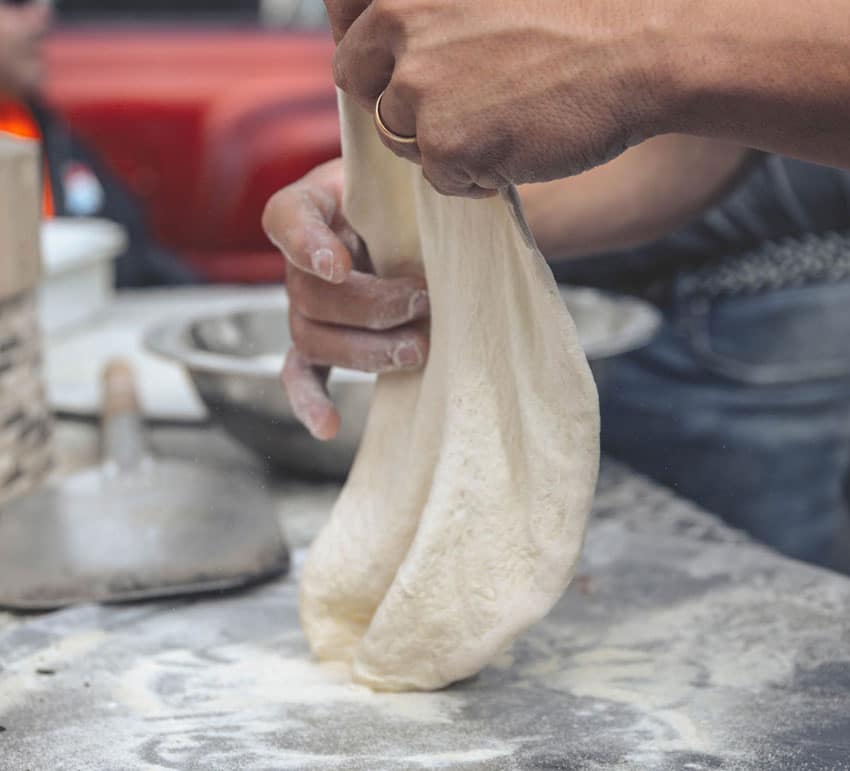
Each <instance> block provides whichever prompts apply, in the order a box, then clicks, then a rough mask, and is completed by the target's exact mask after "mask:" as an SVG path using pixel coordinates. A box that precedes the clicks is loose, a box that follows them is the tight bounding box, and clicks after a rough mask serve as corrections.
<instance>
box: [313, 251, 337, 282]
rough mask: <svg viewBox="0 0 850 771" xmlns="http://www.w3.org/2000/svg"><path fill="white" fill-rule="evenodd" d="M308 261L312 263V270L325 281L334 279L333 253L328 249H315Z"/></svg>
mask: <svg viewBox="0 0 850 771" xmlns="http://www.w3.org/2000/svg"><path fill="white" fill-rule="evenodd" d="M310 260H311V262H312V263H313V270H314V271H316V273H318V274H319V275H320V276H321V277H322V278H323V279H325V280H326V281H332V280H333V277H334V253H333V252H332V251H331V250H330V249H326V248H322V249H316V251H315V252H313V254H312V255H310Z"/></svg>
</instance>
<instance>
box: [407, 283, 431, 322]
mask: <svg viewBox="0 0 850 771" xmlns="http://www.w3.org/2000/svg"><path fill="white" fill-rule="evenodd" d="M430 307H431V301H430V300H429V299H428V292H426V291H425V290H424V289H419V290H418V291H416V292H414V293H413V296H412V297H411V298H410V310H409V311H408V313H409V316H408V317H409V318H411V319H418V318H421V317H422V316H427V315H428V310H429V308H430Z"/></svg>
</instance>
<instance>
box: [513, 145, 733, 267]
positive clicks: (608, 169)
mask: <svg viewBox="0 0 850 771" xmlns="http://www.w3.org/2000/svg"><path fill="white" fill-rule="evenodd" d="M748 153H749V151H748V150H746V149H745V148H742V147H740V146H738V145H733V144H729V143H726V142H719V141H715V140H709V139H702V138H699V137H688V136H680V135H667V136H662V137H656V138H655V139H651V140H649V141H647V142H644V143H643V144H641V145H638V146H637V147H634V148H632V149H631V150H628V151H626V152H625V153H623V154H622V155H621V156H619V157H618V158H616V159H615V160H613V161H611V162H610V163H607V164H605V165H604V166H599V167H597V168H595V169H592V170H591V171H588V172H585V173H584V174H580V175H578V176H576V177H569V178H566V179H561V180H556V181H554V182H546V183H542V184H536V185H525V186H523V187H522V188H520V194H521V196H522V201H523V208H524V209H525V215H526V218H527V219H528V223H529V225H530V227H531V230H532V232H533V233H534V236H535V238H536V240H537V243H538V246H539V247H540V250H541V251H542V252H543V253H544V254H545V255H546V256H547V258H549V259H563V258H568V257H578V256H583V255H588V254H594V253H598V252H603V251H610V250H612V249H622V248H626V247H629V246H634V245H637V244H640V243H645V242H647V241H652V240H655V239H657V238H660V237H661V236H663V235H666V234H667V233H669V232H670V231H672V230H674V229H676V228H678V227H680V226H682V225H684V224H686V223H687V222H689V221H690V220H692V219H693V218H694V217H696V216H698V215H699V213H700V212H702V211H703V210H704V209H705V208H706V207H707V206H709V205H711V203H712V202H713V201H715V200H716V199H717V197H718V196H719V195H721V194H722V193H723V192H724V191H725V190H726V189H727V188H728V186H729V184H730V182H731V180H732V179H733V178H734V177H735V175H736V173H737V172H738V170H739V169H740V167H741V165H742V163H743V162H744V160H745V158H746V157H747V155H748Z"/></svg>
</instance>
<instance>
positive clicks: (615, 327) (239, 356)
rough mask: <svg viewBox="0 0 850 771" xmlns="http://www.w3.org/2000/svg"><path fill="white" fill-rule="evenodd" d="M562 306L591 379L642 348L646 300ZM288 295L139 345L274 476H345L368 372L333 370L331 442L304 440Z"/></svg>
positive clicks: (586, 294) (368, 391)
mask: <svg viewBox="0 0 850 771" xmlns="http://www.w3.org/2000/svg"><path fill="white" fill-rule="evenodd" d="M561 293H562V295H563V297H564V301H565V302H566V304H567V307H568V308H569V310H570V313H571V314H572V316H573V319H574V320H575V323H576V327H577V328H578V333H579V338H580V339H581V343H582V346H583V347H584V350H585V353H586V354H587V357H588V360H589V361H590V365H591V369H592V370H593V373H594V376H595V377H596V379H597V382H600V381H601V379H603V378H604V377H605V361H606V359H609V358H610V357H612V356H615V355H617V354H621V353H625V352H627V351H632V350H634V349H636V348H640V347H641V346H643V345H645V344H646V343H647V342H648V341H649V340H650V338H651V337H652V336H653V334H654V333H655V331H656V329H657V328H658V323H659V314H658V312H657V311H656V310H655V309H654V308H653V307H652V306H650V305H648V304H647V303H644V302H641V301H639V300H635V299H632V298H624V297H614V296H611V295H606V294H603V293H601V292H597V291H595V290H592V289H562V290H561ZM290 343H291V341H290V337H289V326H288V323H287V298H286V296H285V294H284V293H281V296H280V299H279V300H276V301H269V300H268V299H263V300H261V301H253V302H252V301H250V300H246V301H245V302H242V303H240V304H238V305H236V306H234V308H233V309H231V310H229V311H223V312H222V311H219V312H217V313H215V314H209V313H207V314H203V313H200V314H198V315H197V316H196V317H194V318H188V319H186V318H183V319H181V320H179V321H172V322H165V323H163V324H161V325H159V326H157V327H155V328H154V329H152V330H150V331H149V332H148V334H147V335H146V338H145V344H146V346H147V347H148V349H150V350H151V351H153V352H154V353H157V354H160V355H161V356H164V357H166V358H168V359H171V360H173V361H175V362H179V363H180V364H182V365H183V366H184V367H185V368H186V371H187V372H188V374H189V376H190V377H191V379H192V381H193V383H194V385H195V388H196V389H197V391H198V394H199V396H200V398H201V399H202V400H203V402H204V404H206V406H207V408H208V409H209V412H210V415H211V416H212V417H213V419H214V420H215V421H217V422H218V423H220V424H221V425H222V426H223V427H224V428H225V430H227V431H228V432H229V433H230V434H231V435H232V436H233V437H234V438H236V439H237V440H239V441H240V442H242V443H243V444H244V445H246V446H247V447H249V448H251V449H252V450H254V451H255V452H256V453H258V454H259V455H260V457H261V458H263V459H264V460H265V461H267V462H268V463H269V465H271V466H273V467H275V468H276V469H279V470H282V471H287V472H291V473H296V474H300V475H311V476H316V475H318V476H331V477H341V476H344V475H345V474H346V473H347V471H348V469H349V467H350V465H351V461H352V459H353V457H354V453H355V451H356V449H357V445H358V443H359V441H360V435H361V433H362V431H363V426H364V424H365V421H366V415H367V413H368V411H369V402H370V400H371V396H372V386H373V383H374V376H373V375H365V374H363V373H360V372H353V371H351V370H343V369H336V370H333V372H332V374H331V378H330V383H329V389H330V394H331V397H332V398H333V400H334V402H335V403H336V405H337V407H338V409H339V412H340V415H341V417H342V428H341V429H340V433H339V435H338V436H337V437H336V438H335V439H333V440H332V441H329V442H319V441H317V440H316V439H313V438H312V437H311V436H310V434H309V433H308V432H307V431H306V429H304V428H303V427H302V426H301V425H300V423H298V421H297V420H296V419H295V416H294V415H293V413H292V408H291V406H290V404H289V402H288V401H287V399H286V396H285V394H284V392H283V390H282V388H281V385H280V377H279V375H280V369H281V365H282V362H283V357H284V354H285V353H286V350H287V349H288V348H289V346H290Z"/></svg>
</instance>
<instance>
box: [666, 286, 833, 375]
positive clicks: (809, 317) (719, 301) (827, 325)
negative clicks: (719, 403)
mask: <svg viewBox="0 0 850 771" xmlns="http://www.w3.org/2000/svg"><path fill="white" fill-rule="evenodd" d="M677 306H678V307H677V314H676V315H677V316H678V322H679V326H680V328H681V329H682V331H683V332H684V334H685V335H686V337H687V340H688V343H689V345H690V347H691V350H692V352H693V355H694V356H695V357H696V358H697V359H698V360H699V361H700V363H701V364H702V366H704V367H705V368H707V369H708V370H709V371H711V372H713V373H715V374H717V375H720V376H722V377H726V378H730V379H732V380H735V381H739V382H743V383H750V384H754V385H774V384H784V383H798V382H810V381H813V380H826V379H832V378H844V377H850V282H846V281H841V282H836V283H832V284H810V285H806V286H800V287H789V288H783V289H776V290H771V291H768V292H764V293H761V294H740V295H730V296H722V295H721V296H719V297H714V298H706V297H701V296H699V295H696V296H690V297H689V296H684V297H681V296H680V297H679V300H678V303H677Z"/></svg>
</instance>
